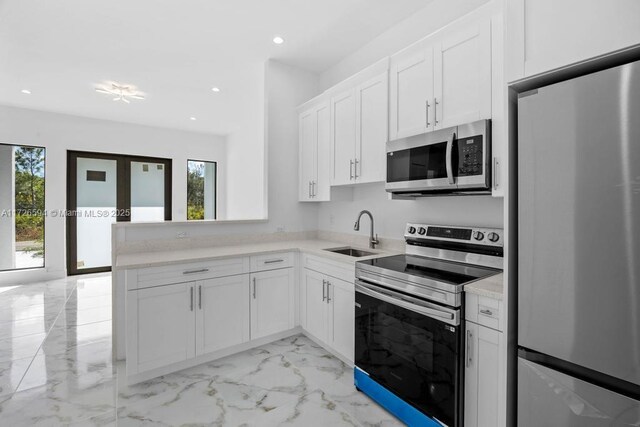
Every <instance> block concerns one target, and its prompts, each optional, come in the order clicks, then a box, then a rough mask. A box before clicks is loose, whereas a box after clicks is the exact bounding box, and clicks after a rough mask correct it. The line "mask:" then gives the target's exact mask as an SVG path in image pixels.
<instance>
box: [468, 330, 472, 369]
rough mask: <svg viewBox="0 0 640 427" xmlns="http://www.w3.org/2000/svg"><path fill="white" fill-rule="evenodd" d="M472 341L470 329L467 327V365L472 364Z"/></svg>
mask: <svg viewBox="0 0 640 427" xmlns="http://www.w3.org/2000/svg"><path fill="white" fill-rule="evenodd" d="M472 341H473V332H472V331H471V330H470V329H467V367H469V366H471V364H473V354H472V352H473V347H472Z"/></svg>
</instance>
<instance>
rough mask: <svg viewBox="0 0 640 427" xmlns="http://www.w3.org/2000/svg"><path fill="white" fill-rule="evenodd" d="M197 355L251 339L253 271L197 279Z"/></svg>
mask: <svg viewBox="0 0 640 427" xmlns="http://www.w3.org/2000/svg"><path fill="white" fill-rule="evenodd" d="M196 290H197V298H196V300H197V307H196V355H198V356H199V355H201V354H206V353H211V352H214V351H217V350H221V349H223V348H227V347H231V346H233V345H237V344H242V343H244V342H247V341H249V326H250V325H249V275H248V274H241V275H238V276H230V277H221V278H218V279H209V280H203V281H199V282H197V283H196Z"/></svg>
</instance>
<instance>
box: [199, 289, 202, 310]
mask: <svg viewBox="0 0 640 427" xmlns="http://www.w3.org/2000/svg"><path fill="white" fill-rule="evenodd" d="M198 308H199V309H200V310H202V285H199V286H198Z"/></svg>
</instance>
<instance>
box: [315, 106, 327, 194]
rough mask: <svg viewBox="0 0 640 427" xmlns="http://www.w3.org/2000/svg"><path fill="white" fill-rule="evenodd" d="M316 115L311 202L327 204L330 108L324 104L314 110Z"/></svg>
mask: <svg viewBox="0 0 640 427" xmlns="http://www.w3.org/2000/svg"><path fill="white" fill-rule="evenodd" d="M315 115H316V145H317V147H318V149H317V160H316V175H315V177H314V180H312V184H311V192H312V196H313V201H315V202H327V201H329V199H330V195H331V193H330V188H331V147H330V145H331V108H330V107H329V103H328V102H325V103H323V104H321V105H319V106H318V108H316V110H315Z"/></svg>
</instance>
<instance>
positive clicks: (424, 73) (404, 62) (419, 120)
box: [389, 46, 434, 141]
mask: <svg viewBox="0 0 640 427" xmlns="http://www.w3.org/2000/svg"><path fill="white" fill-rule="evenodd" d="M389 82H390V88H389V97H390V99H389V101H390V102H389V140H391V141H393V140H395V139H399V138H406V137H408V136H412V135H418V134H421V133H424V132H427V131H429V130H432V129H433V120H432V114H433V113H432V111H433V107H434V106H433V105H432V103H433V49H432V48H431V47H423V46H418V47H416V48H415V49H411V50H407V51H403V52H401V53H399V54H397V55H395V56H394V57H392V58H391V74H390V76H389Z"/></svg>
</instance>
